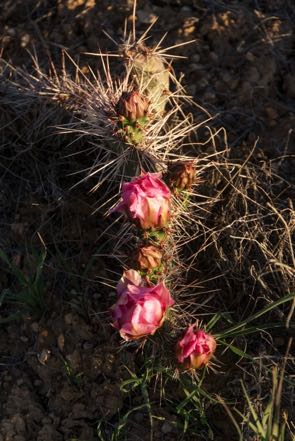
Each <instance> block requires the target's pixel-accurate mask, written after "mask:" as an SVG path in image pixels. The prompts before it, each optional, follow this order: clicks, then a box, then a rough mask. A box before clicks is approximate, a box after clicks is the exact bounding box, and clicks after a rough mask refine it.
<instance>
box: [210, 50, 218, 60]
mask: <svg viewBox="0 0 295 441" xmlns="http://www.w3.org/2000/svg"><path fill="white" fill-rule="evenodd" d="M209 58H210V60H211V61H214V62H216V61H218V55H217V54H216V52H210V53H209Z"/></svg>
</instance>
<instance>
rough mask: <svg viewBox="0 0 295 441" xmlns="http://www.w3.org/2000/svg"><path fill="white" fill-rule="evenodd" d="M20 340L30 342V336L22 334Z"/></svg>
mask: <svg viewBox="0 0 295 441" xmlns="http://www.w3.org/2000/svg"><path fill="white" fill-rule="evenodd" d="M20 341H22V342H23V343H28V341H29V339H28V337H26V336H25V335H22V336H21V337H20Z"/></svg>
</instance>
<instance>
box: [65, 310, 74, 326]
mask: <svg viewBox="0 0 295 441" xmlns="http://www.w3.org/2000/svg"><path fill="white" fill-rule="evenodd" d="M64 321H65V324H66V325H71V324H72V323H73V314H72V313H71V312H68V313H67V314H66V315H65V316H64Z"/></svg>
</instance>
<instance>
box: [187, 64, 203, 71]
mask: <svg viewBox="0 0 295 441" xmlns="http://www.w3.org/2000/svg"><path fill="white" fill-rule="evenodd" d="M190 68H191V70H202V69H204V66H203V65H202V64H200V63H192V64H190Z"/></svg>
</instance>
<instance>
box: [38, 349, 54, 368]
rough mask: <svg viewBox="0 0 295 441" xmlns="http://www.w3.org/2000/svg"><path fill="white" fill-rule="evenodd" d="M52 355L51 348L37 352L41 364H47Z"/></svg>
mask: <svg viewBox="0 0 295 441" xmlns="http://www.w3.org/2000/svg"><path fill="white" fill-rule="evenodd" d="M50 355H51V351H50V350H49V349H43V351H41V352H39V353H38V354H37V358H38V360H39V362H40V363H41V364H43V365H45V364H46V363H47V362H48V360H49V358H50Z"/></svg>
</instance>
